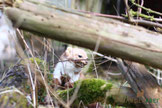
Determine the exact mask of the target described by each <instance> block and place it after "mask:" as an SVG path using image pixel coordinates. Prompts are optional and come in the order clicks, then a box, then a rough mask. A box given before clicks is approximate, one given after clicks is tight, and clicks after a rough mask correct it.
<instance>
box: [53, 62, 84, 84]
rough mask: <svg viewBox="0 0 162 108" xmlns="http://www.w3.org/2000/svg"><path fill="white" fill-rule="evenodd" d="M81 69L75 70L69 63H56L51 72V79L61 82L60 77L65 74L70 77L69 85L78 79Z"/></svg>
mask: <svg viewBox="0 0 162 108" xmlns="http://www.w3.org/2000/svg"><path fill="white" fill-rule="evenodd" d="M80 71H81V68H76V67H75V64H74V63H73V62H71V61H65V62H59V63H57V65H56V67H55V70H54V72H53V77H54V78H57V79H58V80H59V81H60V82H61V79H60V78H61V76H62V75H65V74H67V75H68V76H69V77H70V83H74V82H75V81H77V80H79V78H80Z"/></svg>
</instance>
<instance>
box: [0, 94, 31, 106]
mask: <svg viewBox="0 0 162 108" xmlns="http://www.w3.org/2000/svg"><path fill="white" fill-rule="evenodd" d="M0 106H1V108H12V107H15V108H32V106H31V105H30V104H29V103H28V101H27V99H26V98H25V96H23V95H20V94H19V93H16V92H10V93H4V94H2V95H1V96H0Z"/></svg>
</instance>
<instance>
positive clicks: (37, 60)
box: [29, 57, 44, 65]
mask: <svg viewBox="0 0 162 108" xmlns="http://www.w3.org/2000/svg"><path fill="white" fill-rule="evenodd" d="M34 59H35V61H36V62H37V63H38V65H43V63H44V61H43V60H41V59H39V58H37V57H35V58H29V60H30V61H31V62H32V63H34Z"/></svg>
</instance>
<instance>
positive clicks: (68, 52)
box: [60, 47, 73, 60]
mask: <svg viewBox="0 0 162 108" xmlns="http://www.w3.org/2000/svg"><path fill="white" fill-rule="evenodd" d="M72 50H73V48H72V47H68V48H67V49H66V51H65V52H64V53H63V54H62V56H61V57H60V59H61V60H65V59H71V58H72V55H71V54H72Z"/></svg>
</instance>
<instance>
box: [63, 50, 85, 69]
mask: <svg viewBox="0 0 162 108" xmlns="http://www.w3.org/2000/svg"><path fill="white" fill-rule="evenodd" d="M87 59H88V56H87V53H86V52H85V51H84V50H83V49H80V48H72V47H68V48H67V49H66V51H65V52H64V53H63V55H62V56H61V60H69V61H74V63H75V65H76V66H77V67H84V66H85V65H86V64H87Z"/></svg>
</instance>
